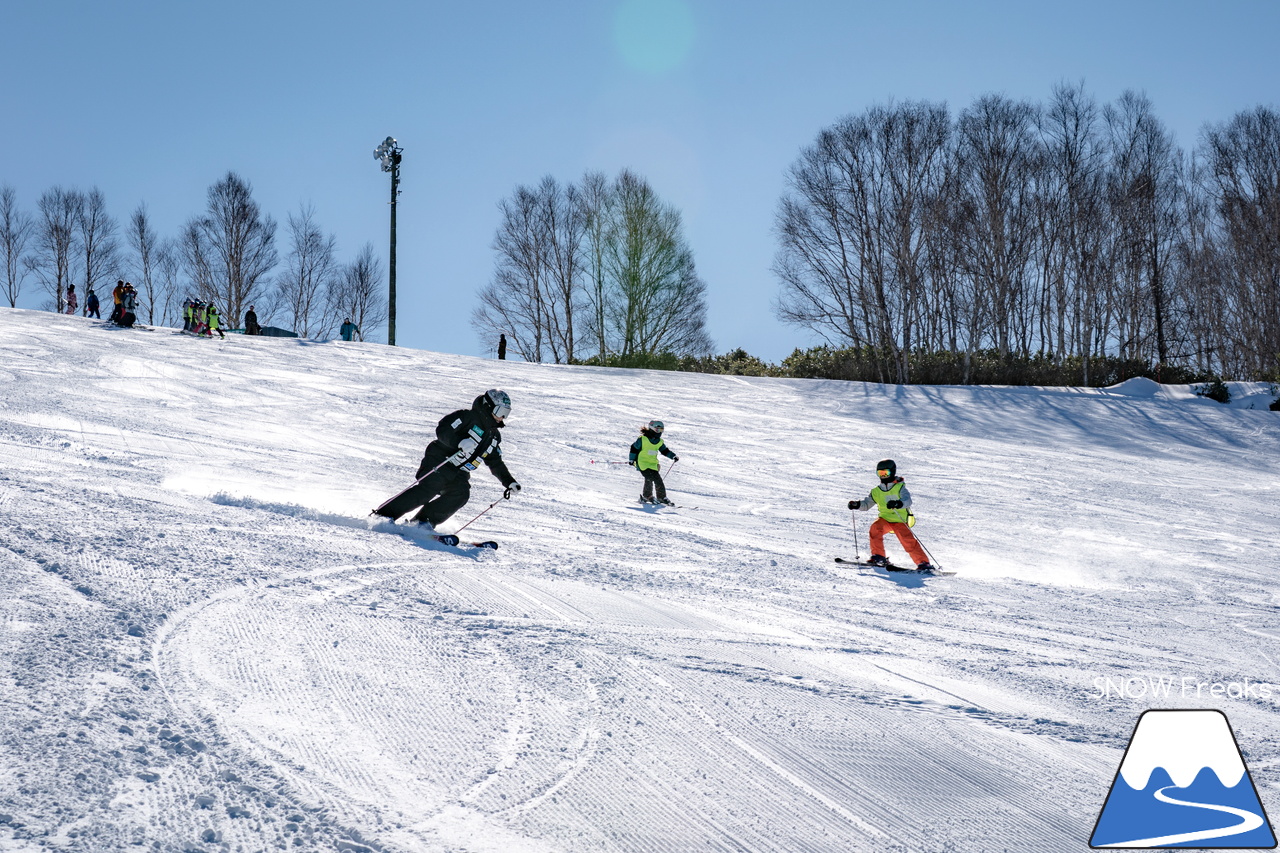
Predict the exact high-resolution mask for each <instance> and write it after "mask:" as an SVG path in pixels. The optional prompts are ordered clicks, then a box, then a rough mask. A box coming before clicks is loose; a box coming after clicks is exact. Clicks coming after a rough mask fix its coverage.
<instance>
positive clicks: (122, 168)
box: [0, 0, 1280, 361]
mask: <svg viewBox="0 0 1280 853" xmlns="http://www.w3.org/2000/svg"><path fill="white" fill-rule="evenodd" d="M1278 36H1280V3H1277V2H1274V0H1265V2H1262V0H1259V2H1218V3H1206V2H1203V0H1198V1H1197V2H1180V0H1179V2H1147V0H1142V1H1141V2H1138V1H1137V0H1129V1H1126V0H1107V2H1096V0H1077V2H1072V3H1053V4H1049V3H1037V2H1026V0H1022V2H982V0H977V1H976V2H969V3H952V2H897V3H885V2H874V3H873V2H853V0H791V2H758V1H757V0H737V1H736V2H734V0H573V2H548V3H529V2H519V3H517V2H508V0H497V2H481V3H447V4H446V3H440V2H417V3H415V2H383V3H373V4H365V3H359V4H357V3H338V2H328V1H327V0H307V2H273V0H261V2H258V1H257V0H255V2H242V0H223V2H218V3H203V2H174V0H166V2H130V0H118V2H98V1H97V0H93V2H89V1H88V0H86V1H85V2H66V0H0V81H3V83H2V85H0V183H8V184H10V185H12V186H14V187H15V188H16V189H17V191H18V201H19V204H20V205H21V206H22V207H23V208H24V209H26V210H28V211H30V212H32V213H34V212H35V204H36V200H37V198H38V197H39V195H40V194H41V193H42V192H44V191H45V190H47V189H49V188H50V187H52V186H54V185H56V184H61V185H63V186H67V187H71V186H75V187H79V188H81V189H88V188H90V187H93V186H97V187H99V188H101V189H102V191H103V192H104V193H105V195H106V199H107V203H108V205H109V208H110V211H111V213H112V214H113V215H115V216H116V217H117V218H118V219H120V220H121V221H122V222H123V221H124V220H125V219H126V218H127V217H128V215H129V213H130V212H131V211H132V210H133V208H134V207H135V206H136V205H137V204H138V203H139V202H140V201H145V202H146V203H147V205H148V207H149V209H150V211H151V214H152V216H153V218H154V221H155V224H156V226H157V228H158V229H159V230H160V231H161V232H162V233H163V234H165V235H172V234H175V233H177V231H178V229H179V228H180V226H181V225H182V223H183V222H184V221H185V220H186V219H187V218H188V217H189V216H191V215H192V214H195V213H197V212H199V211H201V210H202V209H203V207H204V203H205V192H206V190H207V188H208V187H209V185H210V184H211V183H213V182H214V181H216V180H218V179H219V178H220V177H222V176H223V175H224V174H225V173H226V172H227V170H229V169H231V170H235V171H236V172H238V173H240V174H241V175H242V176H243V177H244V178H246V179H247V180H248V181H249V182H250V183H251V184H252V185H253V188H254V194H255V197H256V198H257V199H258V201H259V202H260V203H261V205H262V206H263V208H264V209H265V210H266V211H267V212H269V213H270V214H271V215H272V216H274V217H275V218H276V219H277V220H278V221H279V222H280V223H281V224H282V225H283V223H284V222H285V220H286V218H287V216H288V214H289V213H291V212H296V211H297V210H298V207H299V205H300V204H304V203H306V204H311V205H314V207H315V211H316V216H317V219H318V221H319V223H320V224H321V226H322V227H323V228H324V229H325V230H326V231H328V232H332V233H334V234H336V235H337V238H338V241H339V248H340V251H341V253H342V256H343V260H347V259H349V258H350V257H351V256H352V255H354V253H355V252H356V251H357V250H358V249H359V247H360V246H361V245H362V244H363V243H365V242H366V241H372V242H373V243H374V246H375V248H376V249H377V250H378V251H379V252H380V253H381V254H382V255H383V256H384V258H385V255H386V251H387V245H386V244H387V230H388V228H387V226H388V221H387V220H388V209H387V200H388V196H389V193H390V188H389V177H388V176H387V175H386V174H384V173H383V172H381V171H380V170H379V167H378V164H377V162H376V161H375V160H374V158H373V153H372V152H373V149H374V148H375V147H376V146H377V145H378V143H379V142H381V141H382V139H383V138H385V137H386V136H388V135H390V136H394V137H396V138H397V139H398V140H399V142H400V144H401V145H402V146H403V147H404V157H405V160H404V166H403V183H402V190H403V194H402V196H401V198H400V204H399V208H398V217H399V229H398V232H399V249H398V277H397V278H398V288H399V292H400V301H399V322H398V324H397V327H398V328H397V338H398V343H400V344H401V345H402V346H410V347H416V348H422V349H434V350H441V351H445V352H455V353H470V354H481V353H484V352H486V351H487V350H491V348H492V346H493V343H492V342H488V341H485V342H481V341H480V340H478V339H477V337H476V335H475V333H474V331H473V330H472V328H471V323H470V317H471V312H472V309H473V308H474V307H475V305H476V296H475V294H476V292H477V291H478V290H479V288H480V287H481V286H483V285H484V284H485V283H486V282H487V281H488V280H489V278H490V276H491V274H492V271H493V260H494V258H493V251H492V248H491V243H492V240H493V235H494V231H495V229H496V227H497V225H498V212H497V204H498V202H499V201H500V200H501V199H502V198H504V197H506V196H507V195H509V194H510V193H511V191H512V190H513V189H514V188H515V187H516V186H517V185H518V184H522V183H523V184H532V183H535V182H537V181H538V180H539V179H541V178H542V177H543V176H544V175H547V174H551V175H554V176H555V177H557V178H558V179H560V180H561V181H570V180H577V179H578V178H579V177H581V175H582V173H583V172H584V171H585V170H588V169H596V170H603V171H605V172H606V173H608V174H610V175H613V174H616V173H617V172H618V170H619V169H621V168H624V167H626V168H631V169H633V170H635V171H636V172H637V173H639V174H641V175H643V176H644V177H646V178H647V179H648V180H649V181H650V183H651V184H652V185H653V187H654V188H655V190H656V191H657V192H658V193H659V195H661V196H662V197H663V198H664V199H666V200H667V201H670V202H671V203H673V204H675V205H676V206H678V207H679V208H680V209H681V210H682V211H683V214H684V217H685V227H686V234H687V237H688V238H689V242H690V244H691V245H692V247H693V250H694V252H695V257H696V260H697V264H698V269H699V272H700V273H701V275H702V277H703V278H704V279H705V280H706V281H707V284H708V286H709V297H710V299H709V301H710V329H711V333H712V335H713V336H714V338H715V341H716V345H717V350H718V351H720V352H723V351H726V350H728V349H730V348H733V347H738V346H741V347H744V348H746V349H747V350H749V351H750V352H753V353H755V354H757V355H759V356H762V357H764V358H765V359H767V360H770V361H776V360H779V359H781V358H783V357H785V356H786V355H787V354H789V353H790V352H791V350H792V349H793V348H794V347H796V346H807V345H809V344H811V343H813V341H811V340H809V339H808V338H807V337H806V334H805V333H804V331H803V330H801V329H797V328H794V327H787V326H784V325H782V324H781V323H779V322H778V321H777V320H776V319H775V316H774V311H773V301H774V299H775V298H776V296H777V293H778V285H777V281H776V280H775V278H774V276H773V274H772V273H771V272H770V265H771V264H772V262H773V257H774V253H775V251H776V239H775V236H774V232H773V223H774V214H775V210H776V208H777V203H778V199H779V197H780V195H781V194H782V192H783V188H784V185H783V180H784V174H785V171H786V169H787V168H788V166H789V165H790V164H791V163H792V162H793V161H794V160H795V159H796V157H797V155H798V153H799V151H800V149H801V148H802V147H803V146H805V145H807V144H809V143H810V142H812V140H813V139H814V137H815V136H816V134H817V133H818V131H819V130H820V129H822V128H823V127H825V126H827V125H829V124H831V123H832V122H834V121H835V120H837V119H838V118H840V117H841V116H844V115H847V114H849V113H854V112H859V111H861V110H863V109H865V108H866V107H867V106H869V105H871V104H875V103H882V102H886V101H889V100H915V99H927V100H934V101H945V102H947V103H948V104H949V106H950V107H951V109H952V111H953V113H954V112H957V111H958V110H959V109H961V108H963V107H964V106H966V105H968V104H969V103H971V102H972V101H973V99H974V98H976V97H978V96H980V95H982V94H985V93H989V92H1001V93H1004V94H1006V95H1009V96H1011V97H1014V98H1028V99H1032V100H1035V101H1043V100H1045V99H1046V98H1047V97H1048V95H1049V93H1050V90H1051V88H1052V87H1053V85H1054V84H1055V83H1058V82H1061V81H1072V82H1074V81H1080V80H1083V81H1084V83H1085V85H1086V87H1087V89H1088V90H1089V91H1090V92H1091V93H1093V94H1094V95H1095V97H1097V98H1098V100H1099V101H1101V102H1106V101H1110V100H1113V99H1114V98H1115V97H1117V96H1118V95H1119V94H1120V93H1121V92H1122V91H1123V90H1125V89H1127V88H1132V89H1136V90H1141V91H1145V92H1146V93H1147V94H1148V95H1149V96H1150V97H1151V98H1152V100H1153V101H1154V103H1155V106H1156V110H1157V112H1158V114H1159V115H1160V116H1161V117H1162V118H1163V119H1164V120H1165V121H1166V122H1167V123H1168V125H1169V127H1170V128H1171V129H1172V130H1173V131H1174V133H1175V135H1176V137H1177V139H1178V142H1179V144H1180V145H1182V146H1183V147H1184V148H1190V147H1192V146H1193V145H1194V143H1195V142H1196V139H1197V137H1198V134H1199V132H1200V129H1201V127H1202V125H1203V124H1204V123H1205V122H1219V121H1223V120H1226V119H1228V118H1230V116H1231V115H1233V114H1234V113H1235V112H1237V111H1239V110H1242V109H1248V108H1251V107H1254V106H1256V105H1258V104H1271V105H1276V104H1277V102H1278V101H1280V94H1277V93H1278V92H1280V88H1278V86H1280V58H1278V56H1280V39H1278ZM36 290H37V285H35V284H34V283H32V284H29V285H28V292H27V295H26V297H25V298H24V299H23V300H22V302H21V303H20V304H21V305H23V306H25V307H34V306H35V305H36V304H37V303H38V302H39V301H40V297H38V295H37V293H36Z"/></svg>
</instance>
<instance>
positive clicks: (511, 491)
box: [502, 483, 520, 500]
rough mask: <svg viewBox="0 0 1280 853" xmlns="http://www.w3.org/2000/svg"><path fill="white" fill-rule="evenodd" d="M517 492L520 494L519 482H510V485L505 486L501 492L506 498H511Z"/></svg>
mask: <svg viewBox="0 0 1280 853" xmlns="http://www.w3.org/2000/svg"><path fill="white" fill-rule="evenodd" d="M518 494H520V484H519V483H512V484H511V485H510V486H507V488H506V491H504V492H503V493H502V496H503V497H504V498H506V499H507V500H511V499H512V498H513V497H515V496H516V495H518Z"/></svg>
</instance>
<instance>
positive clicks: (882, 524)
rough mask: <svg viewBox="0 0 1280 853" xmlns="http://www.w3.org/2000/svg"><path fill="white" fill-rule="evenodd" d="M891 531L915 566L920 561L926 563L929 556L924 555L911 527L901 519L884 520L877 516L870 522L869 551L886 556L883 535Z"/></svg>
mask: <svg viewBox="0 0 1280 853" xmlns="http://www.w3.org/2000/svg"><path fill="white" fill-rule="evenodd" d="M889 532H892V533H893V535H895V536H897V537H898V541H899V542H901V543H902V547H903V549H904V550H905V551H906V552H907V554H908V555H909V556H910V557H911V561H912V562H913V563H915V564H916V565H917V566H918V565H920V564H921V563H927V562H928V561H929V558H928V557H926V556H925V554H924V549H923V548H921V547H920V542H919V541H917V539H916V535H915V534H914V533H912V532H911V528H910V527H907V525H906V524H905V523H903V522H901V521H885V520H884V519H883V518H877V519H876V520H875V521H873V522H871V553H872V555H876V554H879V555H880V556H881V557H884V556H887V555H886V554H885V553H884V535H885V534H886V533H889Z"/></svg>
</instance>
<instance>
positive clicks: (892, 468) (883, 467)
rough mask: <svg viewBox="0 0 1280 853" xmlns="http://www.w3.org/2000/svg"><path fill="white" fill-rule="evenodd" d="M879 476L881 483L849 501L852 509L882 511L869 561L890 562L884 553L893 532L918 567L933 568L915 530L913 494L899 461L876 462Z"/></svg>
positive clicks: (874, 528) (874, 526)
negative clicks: (913, 529)
mask: <svg viewBox="0 0 1280 853" xmlns="http://www.w3.org/2000/svg"><path fill="white" fill-rule="evenodd" d="M876 476H878V477H879V478H880V485H878V486H872V487H871V492H870V493H869V494H868V495H867V496H866V497H865V498H862V499H861V500H852V501H849V509H856V510H861V511H863V512H866V511H868V510H870V509H871V508H872V507H876V508H878V509H879V510H880V517H879V518H877V519H876V520H875V521H873V522H872V523H871V559H870V560H868V561H867V562H868V563H870V564H871V565H873V566H887V565H889V560H888V558H887V557H885V554H884V550H885V549H884V535H885V533H887V532H890V531H892V533H893V534H894V535H895V536H897V537H898V541H899V542H900V543H902V547H903V549H904V550H906V552H907V554H909V555H910V557H911V559H912V561H913V562H914V563H915V564H916V569H918V570H919V571H922V572H929V571H933V564H931V563H930V562H929V558H928V557H927V556H925V553H924V549H923V548H921V547H920V542H919V541H918V540H917V539H916V535H915V534H914V533H912V532H911V525H910V522H911V493H910V492H908V491H907V484H906V481H905V480H903V479H902V478H901V477H899V476H898V466H897V464H896V463H895V462H894V461H893V460H892V459H885V460H883V461H881V462H880V463H879V464H878V465H876Z"/></svg>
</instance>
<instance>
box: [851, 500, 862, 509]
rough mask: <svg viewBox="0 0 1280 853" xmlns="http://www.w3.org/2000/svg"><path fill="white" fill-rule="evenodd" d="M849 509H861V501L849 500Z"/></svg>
mask: <svg viewBox="0 0 1280 853" xmlns="http://www.w3.org/2000/svg"><path fill="white" fill-rule="evenodd" d="M849 509H862V501H849Z"/></svg>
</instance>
